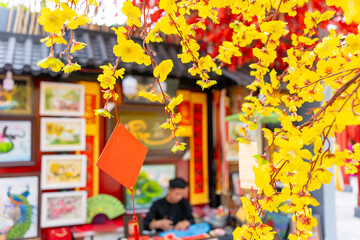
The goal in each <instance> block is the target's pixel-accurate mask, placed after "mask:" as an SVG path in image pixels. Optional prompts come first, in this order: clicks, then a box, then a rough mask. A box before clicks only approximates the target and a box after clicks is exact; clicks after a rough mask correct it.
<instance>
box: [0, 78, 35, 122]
mask: <svg viewBox="0 0 360 240" xmlns="http://www.w3.org/2000/svg"><path fill="white" fill-rule="evenodd" d="M32 89H33V87H32V82H31V77H30V76H12V74H11V73H10V72H9V73H8V74H6V75H3V74H0V115H29V114H31V113H32V104H33V101H32V96H33V93H32V91H33V90H32Z"/></svg>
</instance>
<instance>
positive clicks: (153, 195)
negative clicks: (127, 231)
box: [124, 160, 176, 213]
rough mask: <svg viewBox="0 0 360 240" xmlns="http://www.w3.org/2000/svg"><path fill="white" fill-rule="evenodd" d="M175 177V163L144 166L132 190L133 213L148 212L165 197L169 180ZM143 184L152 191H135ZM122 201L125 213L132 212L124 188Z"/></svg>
mask: <svg viewBox="0 0 360 240" xmlns="http://www.w3.org/2000/svg"><path fill="white" fill-rule="evenodd" d="M145 161H146V160H145ZM175 177H176V164H175V163H164V164H144V165H143V166H142V168H141V170H140V173H139V177H138V179H137V181H136V183H135V186H134V188H133V192H134V204H135V212H137V213H145V212H148V211H149V209H150V207H151V206H152V204H153V203H154V202H155V201H156V200H158V199H160V198H164V197H165V196H166V194H167V190H168V188H169V180H171V179H173V178H175ZM144 184H148V189H151V190H152V191H148V192H147V191H146V189H141V190H140V191H137V189H140V188H142V187H143V186H144ZM124 201H125V210H126V212H127V213H130V212H132V210H133V205H132V197H131V192H130V190H129V189H126V188H124Z"/></svg>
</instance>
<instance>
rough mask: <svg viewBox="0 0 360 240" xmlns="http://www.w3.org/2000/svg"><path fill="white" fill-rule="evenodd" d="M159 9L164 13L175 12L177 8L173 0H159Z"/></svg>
mask: <svg viewBox="0 0 360 240" xmlns="http://www.w3.org/2000/svg"><path fill="white" fill-rule="evenodd" d="M159 7H160V8H161V9H164V11H165V12H166V13H172V12H176V10H177V6H176V3H175V0H160V3H159Z"/></svg>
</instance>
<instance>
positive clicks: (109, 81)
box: [97, 74, 116, 90]
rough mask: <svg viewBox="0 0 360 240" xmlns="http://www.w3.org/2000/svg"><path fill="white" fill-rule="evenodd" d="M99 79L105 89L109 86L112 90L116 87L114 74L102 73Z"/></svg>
mask: <svg viewBox="0 0 360 240" xmlns="http://www.w3.org/2000/svg"><path fill="white" fill-rule="evenodd" d="M97 80H98V81H99V82H100V86H101V87H102V88H104V89H107V88H109V89H110V90H113V89H114V85H115V83H116V79H115V77H113V76H109V75H105V74H100V75H99V76H98V78H97Z"/></svg>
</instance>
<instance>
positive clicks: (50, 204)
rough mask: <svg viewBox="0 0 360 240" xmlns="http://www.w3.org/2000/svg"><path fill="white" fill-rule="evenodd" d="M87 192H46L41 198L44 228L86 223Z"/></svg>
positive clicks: (42, 224)
mask: <svg viewBox="0 0 360 240" xmlns="http://www.w3.org/2000/svg"><path fill="white" fill-rule="evenodd" d="M86 200H87V192H86V191H65V192H46V193H43V194H42V197H41V206H42V208H41V222H40V223H41V224H40V226H41V227H42V228H47V227H58V226H73V225H79V224H84V223H85V222H86Z"/></svg>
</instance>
